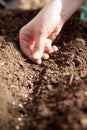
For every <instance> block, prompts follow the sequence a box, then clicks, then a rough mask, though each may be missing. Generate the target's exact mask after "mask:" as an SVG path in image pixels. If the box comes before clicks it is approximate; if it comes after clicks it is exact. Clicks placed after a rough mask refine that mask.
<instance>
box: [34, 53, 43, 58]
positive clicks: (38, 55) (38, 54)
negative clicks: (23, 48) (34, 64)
mask: <svg viewBox="0 0 87 130" xmlns="http://www.w3.org/2000/svg"><path fill="white" fill-rule="evenodd" d="M33 58H34V59H40V58H41V55H40V53H39V52H35V53H34V54H33Z"/></svg>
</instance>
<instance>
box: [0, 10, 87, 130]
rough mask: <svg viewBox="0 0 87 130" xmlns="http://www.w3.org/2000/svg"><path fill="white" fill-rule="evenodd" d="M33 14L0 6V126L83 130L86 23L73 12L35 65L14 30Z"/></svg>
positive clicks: (86, 127) (86, 125)
mask: <svg viewBox="0 0 87 130" xmlns="http://www.w3.org/2000/svg"><path fill="white" fill-rule="evenodd" d="M38 12H39V9H38V10H35V11H34V10H30V11H21V10H13V11H12V10H8V11H7V10H0V130H87V27H86V28H85V27H84V26H83V25H84V24H83V22H82V21H81V20H80V19H79V13H78V12H77V13H76V14H75V15H73V16H72V17H71V18H70V19H69V20H68V21H67V23H66V24H65V26H64V27H63V29H62V31H61V33H60V34H59V35H58V37H57V38H56V40H55V41H54V44H56V45H57V46H58V48H59V51H58V52H57V53H55V54H52V55H51V56H50V59H49V60H47V61H43V63H42V64H41V65H36V64H34V63H33V62H32V61H30V60H29V59H28V58H27V57H26V56H24V55H23V53H22V52H21V50H20V46H19V40H18V33H19V30H20V28H21V27H22V26H23V25H24V24H26V23H27V22H28V21H30V20H31V19H32V18H33V17H34V16H35V15H36V14H37V13H38ZM85 25H86V24H85Z"/></svg>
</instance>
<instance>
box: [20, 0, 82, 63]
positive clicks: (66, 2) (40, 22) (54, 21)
mask: <svg viewBox="0 0 87 130" xmlns="http://www.w3.org/2000/svg"><path fill="white" fill-rule="evenodd" d="M83 3H84V0H51V1H50V2H49V3H48V4H47V5H46V6H45V7H44V8H43V9H42V10H41V11H40V12H39V13H38V14H37V15H36V16H35V17H34V18H33V19H32V20H31V21H30V22H29V23H28V24H26V25H25V26H24V27H22V29H21V30H20V33H19V40H20V47H21V50H22V51H23V53H24V54H25V55H26V56H27V57H28V58H29V59H30V60H32V61H33V62H35V63H36V64H41V63H42V60H46V59H49V55H50V54H52V53H54V52H56V51H58V48H57V46H54V45H52V42H53V41H54V40H55V38H56V36H57V35H58V34H59V32H60V31H61V29H62V27H63V25H64V23H65V22H66V21H67V20H68V19H69V18H70V17H71V16H72V14H73V13H74V12H75V11H76V10H77V9H78V8H79V7H80V6H81V5H82V4H83Z"/></svg>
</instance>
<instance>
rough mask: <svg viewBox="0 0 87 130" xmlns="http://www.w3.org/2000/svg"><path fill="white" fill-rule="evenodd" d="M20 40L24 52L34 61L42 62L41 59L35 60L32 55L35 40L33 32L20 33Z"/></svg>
mask: <svg viewBox="0 0 87 130" xmlns="http://www.w3.org/2000/svg"><path fill="white" fill-rule="evenodd" d="M19 40H20V47H21V50H22V51H23V53H24V54H25V55H26V56H27V57H28V58H29V59H31V60H32V61H34V62H35V63H37V64H41V62H42V61H41V59H38V60H35V59H33V57H32V49H33V46H34V40H33V38H32V37H31V34H30V35H29V34H28V35H27V34H25V33H24V32H20V34H19Z"/></svg>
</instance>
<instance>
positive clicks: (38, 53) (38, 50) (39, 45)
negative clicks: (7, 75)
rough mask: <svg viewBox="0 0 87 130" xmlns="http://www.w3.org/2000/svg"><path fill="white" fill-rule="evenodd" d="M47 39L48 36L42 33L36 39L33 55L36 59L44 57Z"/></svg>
mask: <svg viewBox="0 0 87 130" xmlns="http://www.w3.org/2000/svg"><path fill="white" fill-rule="evenodd" d="M45 41H46V37H45V36H42V35H41V36H39V37H38V38H37V39H36V41H35V45H34V48H33V52H32V56H33V58H34V59H41V58H42V56H43V53H44V48H45Z"/></svg>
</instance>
